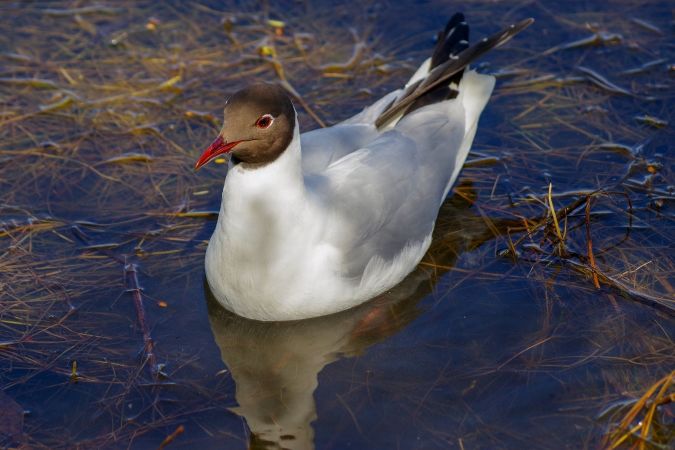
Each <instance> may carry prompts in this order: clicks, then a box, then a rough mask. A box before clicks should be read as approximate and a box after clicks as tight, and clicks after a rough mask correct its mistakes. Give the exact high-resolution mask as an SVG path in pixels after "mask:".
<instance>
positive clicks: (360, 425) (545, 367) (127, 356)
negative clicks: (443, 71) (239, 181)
mask: <svg viewBox="0 0 675 450" xmlns="http://www.w3.org/2000/svg"><path fill="white" fill-rule="evenodd" d="M461 6H462V9H463V11H464V12H465V13H466V15H467V17H468V19H469V22H470V25H471V27H472V28H471V33H472V38H473V39H478V38H480V37H482V36H485V35H487V34H489V33H492V32H495V31H497V30H498V29H500V28H501V27H503V26H506V25H508V24H510V23H511V22H515V21H517V20H520V19H522V18H525V17H529V16H531V17H534V18H535V19H536V23H535V25H533V26H532V27H530V28H529V29H528V30H527V31H525V32H524V33H523V34H522V35H520V36H518V37H517V38H516V39H514V40H513V41H512V42H510V43H509V44H508V45H507V46H505V47H504V48H501V49H499V50H497V51H494V52H493V53H492V54H490V55H488V56H486V57H485V58H484V59H483V60H482V61H481V63H480V64H478V67H479V69H480V70H482V71H484V72H496V73H497V74H498V75H499V79H498V84H497V89H496V91H495V93H494V95H493V99H492V101H491V102H490V104H489V105H488V107H487V109H486V110H485V112H484V114H483V116H482V118H481V122H480V126H479V131H478V134H477V136H476V139H475V143H474V147H473V152H472V155H471V156H470V160H471V162H470V163H469V164H468V166H467V167H466V168H465V169H464V170H463V171H462V173H461V175H460V179H459V181H458V183H457V185H456V187H455V189H454V190H453V191H452V192H451V194H450V196H449V198H448V200H447V201H446V203H445V204H444V205H443V208H442V210H441V212H440V215H439V219H438V222H437V226H436V230H435V238H434V241H433V244H432V248H431V249H430V251H429V253H428V254H427V256H426V257H425V258H424V260H423V262H422V263H421V264H420V266H419V267H418V268H417V269H416V270H415V271H414V272H413V273H412V274H411V275H410V276H409V277H408V278H407V279H406V280H405V281H404V282H403V283H402V284H401V285H399V286H397V287H396V288H394V289H392V291H391V292H388V293H386V294H385V295H382V296H381V297H379V298H377V299H375V300H373V301H372V302H369V303H367V304H365V305H362V306H361V307H359V308H356V309H354V310H350V311H347V312H344V313H341V314H338V315H334V316H330V317H326V318H320V319H316V320H310V321H304V322H296V323H279V324H265V323H257V322H252V321H248V320H245V319H241V318H238V317H235V316H233V315H231V314H229V313H227V312H226V311H224V310H222V308H220V307H219V306H218V305H217V304H216V303H215V302H214V301H213V299H211V298H210V294H209V293H208V289H206V288H205V283H204V273H203V258H204V251H205V249H206V243H207V240H208V238H209V237H210V234H211V232H212V230H213V228H214V226H215V220H214V219H215V214H216V213H217V210H218V207H219V203H220V190H221V186H222V181H223V178H224V176H225V171H226V168H225V166H224V165H218V164H214V165H212V166H210V167H207V168H206V169H205V170H203V171H200V172H199V174H195V173H193V171H192V166H193V164H194V161H195V160H196V158H197V157H198V155H199V154H200V151H201V150H202V149H203V147H204V146H205V145H207V144H208V143H209V142H210V141H211V140H212V138H213V137H214V136H215V134H216V133H217V130H218V127H219V121H220V111H221V109H222V105H223V102H224V99H225V98H226V96H227V94H228V93H230V92H232V91H234V90H236V89H238V88H240V87H242V86H243V85H245V84H246V83H249V82H251V81H254V80H258V81H259V80H266V81H273V80H279V79H282V80H285V81H286V82H287V83H289V85H290V86H291V87H292V88H293V89H294V90H295V91H297V93H298V94H299V95H300V97H301V99H299V100H298V101H296V105H298V110H299V114H300V124H301V127H302V128H303V129H304V130H308V129H312V128H315V127H317V126H320V123H326V124H333V123H336V122H338V121H339V120H342V119H344V118H346V117H349V116H350V115H351V114H353V113H355V112H357V111H358V110H359V109H360V108H362V107H363V106H364V105H367V104H369V103H371V102H373V101H374V100H375V99H376V98H378V97H379V96H380V95H382V94H384V93H386V92H388V91H389V90H391V89H394V88H397V87H399V86H400V85H401V84H402V83H404V82H405V80H406V79H407V77H409V76H410V74H411V73H412V71H413V70H414V69H415V68H416V66H417V65H418V64H419V63H420V62H421V61H422V60H423V59H424V58H425V57H426V56H427V55H428V54H429V52H430V49H431V48H432V46H433V38H434V34H435V32H436V30H437V29H440V28H441V27H442V26H443V25H444V23H445V20H446V19H447V18H448V17H449V16H450V15H451V14H452V13H453V12H454V9H453V5H448V4H447V3H446V2H439V1H424V2H408V3H401V2H368V3H365V4H364V3H363V2H348V3H345V4H343V5H341V6H340V7H338V8H335V7H334V6H332V4H331V3H330V2H323V1H321V2H262V3H259V4H250V3H248V2H241V3H236V2H229V3H220V2H210V1H201V2H167V3H166V4H164V5H163V6H162V7H161V8H158V7H157V5H156V4H155V3H154V2H108V3H93V4H85V3H78V2H68V1H59V2H35V3H29V4H23V3H19V2H7V3H3V4H2V6H0V14H2V16H3V17H4V18H6V20H3V21H2V23H0V29H1V31H2V33H0V389H1V390H0V406H2V408H0V409H1V411H2V412H0V446H3V447H14V446H19V445H24V446H25V447H29V448H33V447H34V448H76V447H79V448H157V447H158V446H160V445H162V444H163V445H166V446H167V448H181V447H190V446H192V447H194V446H198V447H199V448H247V447H253V448H276V447H282V448H312V447H316V448H319V449H331V448H334V449H343V448H378V449H379V448H382V449H384V448H403V449H413V448H420V449H431V448H465V449H469V448H533V447H534V448H555V449H557V448H563V447H565V448H566V447H571V448H583V447H591V448H596V447H599V446H602V445H605V443H606V442H607V441H604V439H605V437H606V435H607V433H610V434H611V433H612V432H613V431H614V430H616V429H617V427H618V426H619V422H620V421H621V419H622V417H624V416H625V414H626V413H627V412H628V409H629V408H630V406H632V405H633V404H634V403H631V402H633V401H634V400H636V399H637V398H639V397H641V396H642V395H643V394H644V393H645V392H647V391H648V389H649V388H650V386H652V385H653V384H654V383H656V382H657V381H658V380H659V379H661V378H662V377H664V376H665V375H667V374H668V373H671V372H672V371H673V368H674V367H675V351H674V350H675V347H674V346H673V342H672V338H673V334H674V333H675V320H674V314H673V310H674V309H675V302H674V298H675V295H674V291H673V287H672V286H673V283H675V279H674V276H673V274H674V260H673V255H674V253H673V235H674V234H673V218H674V217H673V194H674V192H673V190H674V189H675V188H674V187H673V186H675V178H674V175H673V170H674V168H675V165H674V159H673V150H672V142H673V133H672V124H673V120H674V119H675V117H674V115H673V108H672V104H673V96H674V93H675V90H674V89H673V87H674V83H673V73H674V72H673V63H675V60H674V59H673V49H674V48H673V44H672V42H673V22H672V20H673V19H672V5H670V4H669V3H668V2H665V1H654V2H646V1H644V2H640V1H638V2H635V1H621V0H617V1H610V2H606V3H602V4H601V3H599V2H598V3H595V2H581V1H572V2H565V3H564V4H560V3H559V2H548V1H534V2H529V1H528V2H524V1H505V2H499V3H495V2H492V1H482V0H477V1H471V2H468V3H467V2H465V3H463V4H462V5H461ZM7 18H9V19H10V20H7ZM270 19H272V20H273V21H272V22H270V21H269V20H270ZM275 21H281V23H277V22H275ZM549 186H551V197H550V200H551V201H552V202H553V207H554V208H555V209H556V210H557V211H558V212H559V213H560V212H561V211H562V210H563V208H564V207H566V206H573V208H571V211H570V213H569V214H568V215H565V214H562V213H561V215H560V218H561V220H560V224H559V228H560V233H561V234H562V233H564V234H565V236H564V240H563V243H562V244H561V241H560V239H559V237H558V232H557V231H556V230H555V225H554V223H553V221H552V220H551V215H550V204H549V198H548V192H549ZM587 199H590V200H587ZM587 201H589V202H590V205H589V208H588V213H586V202H587ZM563 215H564V216H565V217H564V218H563ZM589 236H590V240H589ZM589 241H590V248H591V251H592V253H593V257H594V261H593V262H591V259H590V253H591V252H589ZM135 268H137V273H136V274H135V275H134V273H133V270H134V269H135ZM594 272H595V274H596V277H597V286H596V280H594V277H593V273H594ZM136 281H138V283H139V286H140V287H142V290H136V291H134V288H136V287H137V286H136V285H135V283H136ZM598 286H599V287H598ZM139 294H140V299H141V300H142V304H143V310H144V312H145V317H144V320H143V321H142V323H141V321H139V317H138V308H137V306H136V305H135V303H134V295H137V297H136V298H137V299H138V298H139V297H138V295H139ZM144 338H145V341H144ZM150 342H151V344H149V343H150ZM150 350H152V352H151V353H152V356H151V357H149V356H148V355H149V351H150ZM668 386H670V387H668ZM672 392H673V391H672V383H671V384H669V385H668V384H667V385H666V387H665V388H664V391H663V395H664V396H665V395H667V394H668V393H672ZM622 405H627V406H622ZM648 406H649V405H648ZM22 411H23V413H22ZM603 412H605V414H602V413H603ZM643 416H644V414H643V415H642V416H640V417H643ZM638 420H639V417H638V418H636V419H635V421H634V422H631V427H632V426H634V425H635V424H636V423H637V421H638ZM629 428H630V427H629ZM674 428H675V425H674V423H673V409H672V405H670V406H669V405H668V404H664V405H662V406H659V408H656V409H655V414H654V418H653V426H652V428H651V431H650V433H649V434H648V436H647V440H646V441H645V442H646V445H647V448H649V447H650V446H651V447H652V448H666V447H667V446H668V445H672V443H673V442H674V437H673V435H674V434H675V430H674ZM639 433H640V430H638V431H637V432H636V434H638V435H639ZM612 436H614V437H616V436H617V435H612ZM639 442H640V441H639V440H638V439H637V438H636V437H632V438H628V439H626V440H625V441H623V444H622V445H624V446H625V447H626V448H629V447H630V446H631V445H633V444H636V443H639Z"/></svg>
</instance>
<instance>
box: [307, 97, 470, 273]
mask: <svg viewBox="0 0 675 450" xmlns="http://www.w3.org/2000/svg"><path fill="white" fill-rule="evenodd" d="M464 131H465V127H464V111H463V109H462V108H457V109H456V110H455V111H451V112H450V113H448V111H447V105H446V106H445V108H440V107H427V108H423V109H421V110H418V111H415V112H413V113H411V114H410V115H408V116H406V117H404V118H403V119H402V120H401V122H399V124H398V125H397V126H396V128H395V129H393V130H391V131H388V132H385V133H383V134H382V135H381V136H380V137H378V138H377V139H375V140H374V141H372V142H371V143H370V144H369V145H368V146H367V147H365V148H362V149H359V150H357V151H354V152H352V153H350V154H349V155H347V156H345V157H343V158H342V159H340V160H338V161H336V162H334V163H332V164H330V165H329V166H328V167H327V168H326V170H325V171H324V172H323V173H322V174H321V178H320V181H319V182H318V184H319V192H320V195H321V197H322V198H321V201H322V202H323V207H324V209H325V211H326V214H327V220H328V221H329V226H328V236H327V237H326V239H327V241H328V242H331V243H332V244H333V245H335V247H336V248H341V249H346V250H345V251H344V255H343V257H344V258H343V260H344V275H345V276H350V275H355V274H361V273H363V271H364V269H365V267H366V266H367V265H368V262H369V261H370V260H371V259H372V258H374V257H378V258H381V259H383V260H385V261H387V260H391V259H392V258H394V257H396V256H397V255H398V254H399V253H400V252H401V251H402V250H403V249H404V248H405V247H406V246H409V245H414V244H418V243H419V244H421V243H422V242H424V241H425V240H426V239H427V238H428V237H429V235H430V234H431V232H432V230H433V226H434V222H435V220H436V215H437V214H438V207H439V205H440V204H441V203H442V200H443V196H444V194H445V192H446V188H447V186H448V182H449V180H448V178H449V177H450V176H451V174H453V173H456V172H457V171H456V170H455V166H456V165H457V164H459V165H461V164H463V162H464V158H465V157H466V155H463V156H461V155H460V154H459V153H460V151H461V149H462V143H463V140H464ZM467 151H468V150H467ZM452 181H454V180H452ZM349 186H360V189H359V190H354V189H352V188H349ZM331 224H332V225H334V226H331Z"/></svg>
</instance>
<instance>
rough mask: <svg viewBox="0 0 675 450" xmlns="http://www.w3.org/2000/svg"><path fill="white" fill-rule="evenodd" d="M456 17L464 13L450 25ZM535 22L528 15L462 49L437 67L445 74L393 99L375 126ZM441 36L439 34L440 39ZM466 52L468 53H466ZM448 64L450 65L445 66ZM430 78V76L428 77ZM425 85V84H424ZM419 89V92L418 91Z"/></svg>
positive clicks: (445, 36)
mask: <svg viewBox="0 0 675 450" xmlns="http://www.w3.org/2000/svg"><path fill="white" fill-rule="evenodd" d="M455 17H461V18H462V19H463V18H464V15H463V14H462V13H456V14H455V15H453V17H452V18H451V19H450V20H449V21H448V25H450V24H451V23H453V19H455ZM461 22H463V20H462V21H460V22H456V24H459V23H461ZM533 23H534V18H532V17H528V18H527V19H523V20H521V21H519V22H516V23H514V24H511V25H509V26H508V27H507V28H505V29H503V30H502V31H500V32H497V33H496V34H493V35H492V36H490V37H485V38H483V39H482V40H480V41H479V42H478V43H476V44H475V45H473V46H471V47H469V48H467V49H466V50H464V49H463V50H462V52H461V53H460V54H461V56H460V58H459V60H457V61H452V62H451V61H446V63H443V64H441V65H442V66H444V67H441V66H439V67H437V70H436V71H442V72H444V73H443V74H440V75H438V74H437V76H436V77H434V78H435V79H434V80H433V82H431V83H424V82H422V83H419V82H418V83H416V88H415V89H411V92H407V93H406V95H405V96H404V97H405V98H399V99H397V100H395V101H393V102H392V103H391V104H390V105H389V106H387V108H385V110H384V111H382V113H381V114H380V116H379V117H378V118H377V119H376V120H375V126H376V127H378V128H380V127H381V126H383V125H385V124H387V123H388V122H389V121H390V120H391V119H392V118H393V117H394V116H395V115H396V114H398V113H400V112H402V111H403V113H404V114H405V110H406V109H408V107H409V106H410V105H411V104H412V103H413V102H414V101H416V100H417V99H419V98H420V97H421V96H423V95H425V94H426V93H430V92H431V91H432V90H433V89H434V88H435V87H436V86H438V85H439V84H440V83H442V82H448V83H449V82H450V80H451V78H452V77H453V76H455V74H457V73H458V72H460V71H463V70H464V68H465V67H466V65H468V64H469V63H471V62H472V61H473V60H474V59H476V58H478V57H479V56H481V55H482V54H484V53H485V52H486V51H488V50H490V49H492V48H497V47H501V46H502V45H504V44H505V43H507V42H508V41H510V40H511V38H513V37H514V36H515V35H517V34H519V33H520V32H521V31H523V30H524V29H525V28H527V27H529V26H530V25H532V24H533ZM448 25H446V30H447V28H448ZM452 28H453V27H450V30H447V31H446V32H445V34H444V35H443V36H442V37H443V38H447V33H448V32H450V31H451V30H452ZM440 38H441V36H439V39H440ZM437 45H438V44H437ZM436 51H438V47H437V48H436V49H435V52H434V53H436ZM465 52H466V53H465ZM445 66H448V67H445ZM454 66H456V67H454ZM427 78H428V77H427ZM422 85H424V86H422ZM416 91H419V92H416Z"/></svg>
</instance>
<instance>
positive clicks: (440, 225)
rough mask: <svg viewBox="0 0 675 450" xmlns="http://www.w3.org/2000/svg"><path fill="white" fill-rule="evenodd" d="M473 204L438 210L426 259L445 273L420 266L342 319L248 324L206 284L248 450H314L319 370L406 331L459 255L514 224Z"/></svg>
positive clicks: (453, 203)
mask: <svg viewBox="0 0 675 450" xmlns="http://www.w3.org/2000/svg"><path fill="white" fill-rule="evenodd" d="M463 191H464V192H466V189H464V190H463ZM471 204H472V202H471V201H470V200H467V199H466V198H465V197H460V196H459V195H457V194H455V195H454V196H453V197H452V198H450V199H448V200H447V201H446V202H445V203H444V205H443V207H442V208H441V211H440V213H439V219H438V221H437V224H436V230H435V231H434V240H433V243H432V244H431V248H430V249H429V251H428V252H427V255H426V257H425V260H428V259H430V258H431V259H433V260H434V261H442V264H443V267H444V269H434V270H428V269H425V268H424V267H418V268H417V269H416V270H415V271H414V272H413V273H411V274H410V275H409V276H408V277H407V278H406V279H405V280H404V281H403V282H401V283H400V284H399V285H398V286H396V287H395V288H393V289H392V290H390V291H389V292H387V293H385V294H383V295H381V296H379V297H377V298H375V299H373V300H371V301H370V302H367V303H365V304H363V305H360V306H359V307H356V308H353V309H350V310H347V311H343V312H341V313H337V314H333V315H330V316H325V317H320V318H315V319H308V320H301V321H293V322H258V321H253V320H249V319H245V318H242V317H238V316H236V315H234V314H232V313H231V312H229V311H227V310H225V309H224V308H222V307H221V306H220V305H219V304H218V302H217V301H216V300H215V299H214V298H213V296H212V294H211V293H210V292H209V290H208V286H206V283H205V286H206V287H205V288H206V292H207V302H208V311H209V320H210V323H211V328H212V331H213V335H214V338H215V341H216V344H217V345H218V347H219V349H220V353H221V358H222V360H223V362H224V363H225V365H226V366H227V367H228V369H229V371H230V373H231V374H232V378H233V379H234V381H235V383H236V400H237V403H238V404H239V406H237V407H235V408H232V410H233V411H234V412H235V413H237V414H239V415H240V416H242V417H243V418H244V419H245V420H246V423H247V424H248V427H249V428H250V431H251V435H250V444H249V448H251V449H275V448H276V449H294V450H306V449H313V448H314V430H313V428H312V425H311V424H312V422H314V421H316V420H317V419H318V417H317V412H316V404H315V401H314V391H315V390H316V388H317V386H318V374H319V372H320V371H321V370H322V369H323V368H324V367H325V366H326V365H328V364H330V363H331V362H333V361H335V360H337V359H338V358H342V357H347V358H348V357H352V356H356V355H359V354H362V353H363V352H365V351H366V350H367V349H368V347H370V346H371V345H373V344H376V343H378V342H381V341H383V340H385V339H387V338H388V337H390V336H392V335H394V334H396V333H397V332H398V331H400V330H402V329H403V328H405V327H406V326H407V325H408V324H409V323H411V322H412V321H413V320H414V319H415V318H416V317H417V316H418V315H419V314H421V312H422V311H421V309H420V308H419V307H418V303H419V302H420V300H421V299H423V298H424V297H425V296H427V295H428V294H430V293H431V291H432V289H433V286H434V285H435V283H436V281H437V280H438V278H439V277H440V276H441V275H443V273H445V272H447V271H448V270H449V268H450V267H451V266H452V264H453V263H454V262H455V260H456V258H457V256H458V255H460V254H461V253H462V252H463V251H465V250H468V249H473V248H476V247H477V246H479V245H481V244H483V243H485V242H487V241H489V240H491V239H493V238H494V237H496V235H497V234H501V233H503V232H504V231H505V230H506V229H507V227H508V226H510V225H514V224H518V223H517V222H516V221H514V220H499V219H498V220H491V221H490V226H488V223H487V222H486V220H485V219H484V218H483V217H481V216H480V215H478V214H476V213H475V211H474V208H471Z"/></svg>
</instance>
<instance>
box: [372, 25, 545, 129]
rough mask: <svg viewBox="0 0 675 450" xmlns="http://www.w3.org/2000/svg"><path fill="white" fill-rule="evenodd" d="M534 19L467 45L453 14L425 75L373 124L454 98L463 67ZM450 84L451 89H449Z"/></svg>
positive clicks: (465, 29) (466, 35) (465, 34)
mask: <svg viewBox="0 0 675 450" xmlns="http://www.w3.org/2000/svg"><path fill="white" fill-rule="evenodd" d="M532 22H534V19H531V18H530V19H525V20H522V21H520V22H518V23H516V24H513V25H511V26H509V27H508V28H506V29H504V30H502V31H500V32H499V33H495V34H493V35H492V36H490V37H487V38H483V39H482V40H480V41H479V42H478V43H476V44H474V45H472V46H470V47H469V42H468V40H469V26H468V25H467V23H466V21H465V20H464V15H463V14H461V13H457V14H455V15H454V16H452V18H451V19H450V20H449V21H448V24H447V25H446V26H445V30H444V31H443V32H442V33H439V39H438V42H437V43H436V47H435V48H434V53H433V55H432V57H431V63H430V65H429V72H428V73H427V74H426V76H425V77H423V78H420V79H418V80H416V81H415V82H413V83H411V84H410V85H409V86H407V87H406V89H405V90H404V91H403V93H402V94H401V95H400V96H399V97H398V98H397V99H396V100H394V101H393V102H392V103H391V104H390V105H389V106H388V107H387V108H386V109H385V110H384V111H382V113H381V114H380V116H379V117H378V118H377V120H376V121H375V125H376V126H377V127H378V128H380V127H383V126H384V125H387V124H388V123H390V122H391V121H393V120H394V119H396V118H398V117H400V116H401V115H404V114H406V113H408V112H410V111H413V110H415V109H417V108H420V107H422V106H425V105H428V104H431V103H436V102H439V101H443V100H446V99H448V98H454V97H456V96H457V91H456V89H457V84H459V82H460V81H461V79H462V74H463V73H464V69H465V68H466V67H467V66H468V65H469V64H470V63H471V62H473V61H474V60H475V59H477V58H478V57H480V56H482V55H483V54H484V53H486V52H487V51H489V50H491V49H493V48H496V47H499V46H501V45H503V44H505V43H506V42H508V41H509V40H510V39H511V38H512V37H513V36H515V35H516V34H518V33H520V32H521V31H523V30H524V29H525V28H527V27H528V26H530V25H531V24H532ZM453 87H454V88H453Z"/></svg>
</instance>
